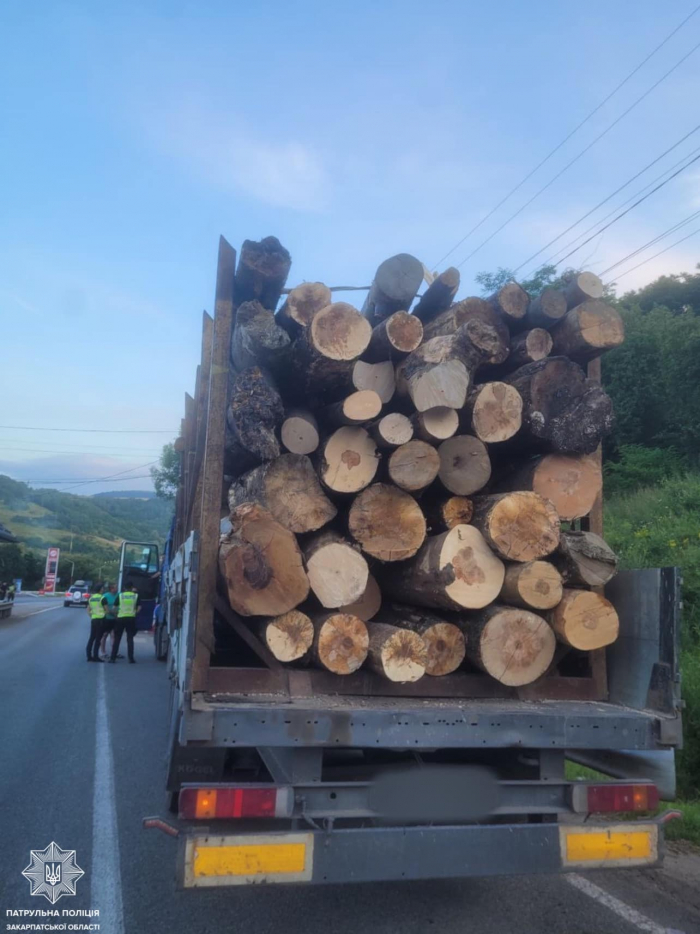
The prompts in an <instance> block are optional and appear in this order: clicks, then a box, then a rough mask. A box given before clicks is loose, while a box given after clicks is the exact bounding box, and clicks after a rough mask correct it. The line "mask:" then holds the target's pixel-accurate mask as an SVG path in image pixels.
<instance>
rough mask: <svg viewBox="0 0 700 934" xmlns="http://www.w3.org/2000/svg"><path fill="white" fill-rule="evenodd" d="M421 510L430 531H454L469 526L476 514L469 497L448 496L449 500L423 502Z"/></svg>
mask: <svg viewBox="0 0 700 934" xmlns="http://www.w3.org/2000/svg"><path fill="white" fill-rule="evenodd" d="M421 508H422V509H423V514H424V515H425V518H426V521H427V523H428V529H429V530H430V531H433V530H438V531H440V532H442V531H443V530H444V529H453V528H454V527H455V526H456V525H468V524H469V523H470V522H471V519H472V515H473V513H474V504H473V503H472V501H471V500H470V499H469V497H468V496H448V497H447V499H444V498H441V499H432V500H430V499H429V500H427V501H424V500H421Z"/></svg>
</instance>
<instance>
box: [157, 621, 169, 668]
mask: <svg viewBox="0 0 700 934" xmlns="http://www.w3.org/2000/svg"><path fill="white" fill-rule="evenodd" d="M168 641H169V640H168V633H167V631H166V628H165V626H158V628H157V629H156V636H155V649H156V658H157V659H158V661H159V662H164V661H165V660H166V659H167V657H168Z"/></svg>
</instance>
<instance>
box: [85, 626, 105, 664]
mask: <svg viewBox="0 0 700 934" xmlns="http://www.w3.org/2000/svg"><path fill="white" fill-rule="evenodd" d="M103 623H104V620H103V619H91V620H90V638H89V639H88V641H87V645H86V646H85V650H86V652H87V657H88V658H99V655H98V654H97V653H98V652H99V650H100V639H101V638H102V624H103Z"/></svg>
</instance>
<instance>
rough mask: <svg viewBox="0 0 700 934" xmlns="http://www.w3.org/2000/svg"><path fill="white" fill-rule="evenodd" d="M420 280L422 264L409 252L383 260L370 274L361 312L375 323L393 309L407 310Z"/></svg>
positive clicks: (389, 313) (392, 312)
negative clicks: (369, 283) (368, 286)
mask: <svg viewBox="0 0 700 934" xmlns="http://www.w3.org/2000/svg"><path fill="white" fill-rule="evenodd" d="M422 281H423V264H422V263H421V262H419V260H417V259H416V258H415V256H411V255H410V254H409V253H398V254H397V255H396V256H391V257H390V258H389V259H385V260H384V262H383V263H382V264H381V265H380V266H379V268H378V269H377V271H376V273H375V274H374V281H373V282H372V286H371V288H370V290H369V293H368V295H367V298H366V299H365V303H364V305H363V306H362V314H363V315H365V316H366V317H367V318H368V319H369V320H370V321H371V323H372V326H373V327H374V326H375V325H377V324H379V323H380V322H381V321H384V319H385V318H388V317H389V316H390V315H393V314H394V312H396V311H407V310H408V309H409V308H410V307H411V302H412V301H413V299H414V298H415V295H416V292H417V291H418V289H419V287H420V284H421V282H422Z"/></svg>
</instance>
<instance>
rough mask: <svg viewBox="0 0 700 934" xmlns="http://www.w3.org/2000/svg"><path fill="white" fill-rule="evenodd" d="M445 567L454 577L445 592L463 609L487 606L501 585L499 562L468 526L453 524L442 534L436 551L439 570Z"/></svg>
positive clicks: (479, 534)
mask: <svg viewBox="0 0 700 934" xmlns="http://www.w3.org/2000/svg"><path fill="white" fill-rule="evenodd" d="M445 568H449V569H450V570H451V573H452V575H453V576H454V580H453V581H452V583H450V584H448V585H447V587H446V588H445V590H446V593H447V595H448V596H449V597H450V598H451V599H452V600H454V602H455V603H456V604H457V605H459V606H461V607H464V608H465V609H479V608H480V607H483V606H486V605H488V604H489V603H491V601H492V600H495V599H496V597H497V596H498V594H499V593H500V590H501V587H502V586H503V578H504V576H505V568H504V566H503V563H502V562H501V561H499V559H498V558H497V557H496V556H495V555H494V554H493V553H492V551H491V550H490V548H489V547H488V545H487V544H486V542H485V541H484V538H483V536H482V535H481V533H480V532H479V531H478V530H477V529H475V528H474V527H473V526H471V525H456V526H455V527H454V528H453V529H451V530H450V531H449V532H448V533H447V535H446V536H445V540H444V542H443V545H442V549H441V551H440V570H444V569H445Z"/></svg>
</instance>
